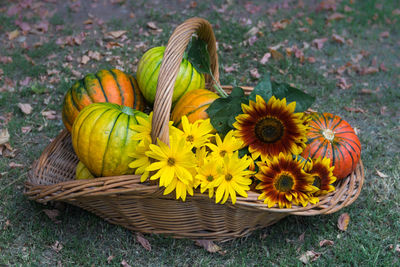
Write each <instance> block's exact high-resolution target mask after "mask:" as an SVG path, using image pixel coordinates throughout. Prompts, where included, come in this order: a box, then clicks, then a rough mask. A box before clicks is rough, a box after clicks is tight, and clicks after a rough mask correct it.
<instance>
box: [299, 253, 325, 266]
mask: <svg viewBox="0 0 400 267" xmlns="http://www.w3.org/2000/svg"><path fill="white" fill-rule="evenodd" d="M320 256H321V253H318V252H315V251H313V250H309V251H307V252H306V253H304V254H303V255H301V256H300V257H299V260H300V261H301V262H302V263H304V264H309V263H310V262H313V261H316V260H317V259H318V258H319V257H320Z"/></svg>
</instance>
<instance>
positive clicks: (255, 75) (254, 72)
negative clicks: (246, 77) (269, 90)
mask: <svg viewBox="0 0 400 267" xmlns="http://www.w3.org/2000/svg"><path fill="white" fill-rule="evenodd" d="M250 76H251V77H253V78H255V79H260V77H261V75H260V73H258V69H257V68H253V69H251V70H250Z"/></svg>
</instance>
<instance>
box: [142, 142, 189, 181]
mask: <svg viewBox="0 0 400 267" xmlns="http://www.w3.org/2000/svg"><path fill="white" fill-rule="evenodd" d="M145 154H146V155H147V156H148V157H150V158H152V159H153V160H154V162H153V163H151V164H150V166H148V167H147V168H146V171H150V172H151V171H157V172H156V173H155V174H154V175H152V176H151V177H150V180H157V179H160V186H165V187H167V186H169V185H170V184H171V182H172V181H173V179H174V178H175V177H177V178H178V179H179V180H180V181H181V182H183V183H184V184H185V185H189V184H191V185H192V184H193V176H192V172H193V170H192V169H194V168H195V166H196V159H195V156H194V154H193V152H192V150H191V147H190V146H188V145H187V143H186V140H185V139H184V138H183V137H182V136H180V135H172V136H170V146H168V145H167V144H165V143H163V142H162V141H161V140H158V145H154V144H150V151H147V152H146V153H145Z"/></svg>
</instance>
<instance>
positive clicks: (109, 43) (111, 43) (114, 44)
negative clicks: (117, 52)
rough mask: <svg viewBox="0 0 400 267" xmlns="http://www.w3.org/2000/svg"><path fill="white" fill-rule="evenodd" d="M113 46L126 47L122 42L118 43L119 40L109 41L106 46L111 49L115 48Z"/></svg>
mask: <svg viewBox="0 0 400 267" xmlns="http://www.w3.org/2000/svg"><path fill="white" fill-rule="evenodd" d="M113 47H124V45H123V44H121V43H118V42H108V43H107V44H106V48H107V49H111V48H113Z"/></svg>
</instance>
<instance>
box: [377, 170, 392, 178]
mask: <svg viewBox="0 0 400 267" xmlns="http://www.w3.org/2000/svg"><path fill="white" fill-rule="evenodd" d="M376 174H378V176H379V177H381V178H388V177H389V176H388V175H386V174H384V173H383V172H380V171H378V170H376Z"/></svg>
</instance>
